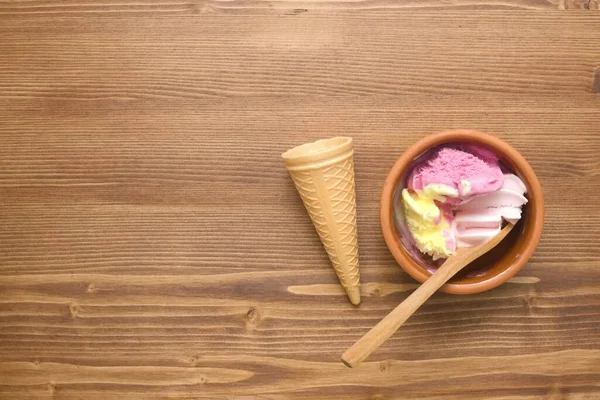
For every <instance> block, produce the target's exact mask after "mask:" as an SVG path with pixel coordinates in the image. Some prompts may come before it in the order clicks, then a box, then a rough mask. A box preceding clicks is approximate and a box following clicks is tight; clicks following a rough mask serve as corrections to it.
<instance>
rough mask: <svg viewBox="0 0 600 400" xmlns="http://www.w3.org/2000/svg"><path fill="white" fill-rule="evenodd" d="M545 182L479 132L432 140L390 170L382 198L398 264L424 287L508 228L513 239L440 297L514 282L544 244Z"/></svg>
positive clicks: (519, 158)
mask: <svg viewBox="0 0 600 400" xmlns="http://www.w3.org/2000/svg"><path fill="white" fill-rule="evenodd" d="M543 221H544V200H543V195H542V189H541V186H540V183H539V181H538V179H537V177H536V175H535V173H534V171H533V169H532V168H531V166H530V165H529V163H528V162H527V161H526V160H525V159H524V158H523V156H521V155H520V154H519V153H518V152H517V151H516V150H515V149H514V148H513V147H512V146H510V145H509V144H507V143H505V142H504V141H502V140H500V139H499V138H497V137H495V136H492V135H489V134H485V133H483V132H479V131H474V130H465V129H458V130H451V131H446V132H442V133H438V134H434V135H430V136H427V137H425V138H423V139H421V140H420V141H418V142H417V143H416V144H414V145H413V146H411V147H409V148H408V149H407V150H406V151H405V152H404V153H403V154H402V155H401V156H400V157H399V158H398V160H397V161H396V162H395V164H394V165H393V167H392V168H391V170H390V172H389V174H388V176H387V178H386V180H385V183H384V188H383V192H382V197H381V226H382V232H383V236H384V238H385V241H386V244H387V246H388V248H389V249H390V251H391V253H392V255H393V256H394V258H395V259H396V261H397V262H398V264H399V265H400V266H401V267H402V268H403V269H404V270H405V271H406V272H407V273H409V274H410V275H411V276H412V277H413V278H415V279H416V280H418V281H420V282H424V281H426V280H427V279H428V277H429V276H431V274H432V273H434V272H435V271H436V269H437V268H438V267H439V266H440V265H441V264H442V263H443V262H444V261H445V260H446V259H447V258H448V257H450V256H451V255H453V254H455V253H456V251H457V249H459V248H461V247H475V246H479V245H481V244H483V243H486V242H487V241H489V240H490V239H492V238H493V237H494V236H496V235H497V234H498V233H500V230H501V229H502V227H503V226H504V225H506V224H508V223H510V224H514V225H515V226H514V228H513V229H512V231H511V232H510V233H509V235H508V236H507V237H506V238H505V239H504V240H502V241H501V242H500V244H498V245H497V246H496V247H495V248H493V249H492V250H491V251H489V252H488V253H486V254H484V255H483V256H482V257H480V258H478V259H477V260H475V261H473V262H472V263H471V264H469V265H468V266H467V267H466V268H465V269H463V270H462V271H461V272H459V273H458V274H457V275H456V276H455V277H454V278H452V279H451V280H450V281H449V282H448V283H447V284H445V285H444V286H442V288H441V291H444V292H447V293H455V294H469V293H477V292H482V291H485V290H489V289H492V288H494V287H496V286H498V285H500V284H502V283H504V282H506V281H507V280H508V279H510V278H511V277H512V276H514V275H515V274H516V273H517V272H518V271H519V270H520V269H521V268H522V267H523V266H524V265H525V264H526V263H527V261H528V260H529V258H530V257H531V255H532V254H533V252H534V250H535V248H536V246H537V244H538V243H539V240H540V237H541V234H542V227H543Z"/></svg>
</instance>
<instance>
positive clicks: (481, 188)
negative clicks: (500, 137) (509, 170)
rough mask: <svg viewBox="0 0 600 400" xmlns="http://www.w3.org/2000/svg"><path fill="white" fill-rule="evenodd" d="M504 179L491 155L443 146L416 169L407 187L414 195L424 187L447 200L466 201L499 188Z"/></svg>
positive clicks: (488, 152)
mask: <svg viewBox="0 0 600 400" xmlns="http://www.w3.org/2000/svg"><path fill="white" fill-rule="evenodd" d="M503 183H504V177H503V173H502V170H501V169H500V167H499V165H498V158H497V157H496V156H495V154H493V153H492V152H490V151H487V150H485V149H482V148H479V147H477V146H471V145H456V146H452V147H449V146H446V147H442V148H439V149H437V150H435V151H434V153H433V154H431V155H430V156H429V157H428V158H427V159H426V160H425V161H423V162H421V163H420V164H419V165H417V166H416V167H415V169H414V170H413V171H412V173H411V174H410V176H409V177H408V183H407V186H408V188H409V189H412V190H414V191H423V190H427V187H428V186H429V187H430V188H434V189H436V190H440V189H441V191H442V192H443V194H444V195H445V196H446V197H447V199H448V201H450V202H454V201H453V200H450V199H451V198H455V199H458V198H461V199H466V198H468V197H471V196H476V195H479V194H484V193H490V192H493V191H496V190H498V189H500V188H501V187H502V185H503Z"/></svg>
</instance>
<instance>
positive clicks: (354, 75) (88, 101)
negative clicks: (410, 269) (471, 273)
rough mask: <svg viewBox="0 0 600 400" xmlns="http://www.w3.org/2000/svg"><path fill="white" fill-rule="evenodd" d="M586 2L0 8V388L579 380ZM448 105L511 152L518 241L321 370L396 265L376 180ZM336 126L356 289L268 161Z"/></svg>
mask: <svg viewBox="0 0 600 400" xmlns="http://www.w3.org/2000/svg"><path fill="white" fill-rule="evenodd" d="M594 7H596V8H597V2H595V1H564V2H562V1H556V2H552V1H551V2H549V1H529V0H514V1H512V0H509V1H504V2H496V1H494V2H492V1H464V2H460V1H456V2H437V1H431V2H418V3H417V2H414V1H399V2H394V3H392V2H379V1H377V2H375V1H364V2H360V1H359V2H319V3H316V2H310V3H309V2H302V1H297V2H277V1H274V2H266V1H265V2H261V1H256V2H238V1H231V2H218V1H212V2H189V3H188V2H176V1H173V2H167V1H163V2H141V3H135V2H133V3H132V2H122V1H112V2H100V1H94V2H88V1H77V2H71V1H66V2H52V1H10V2H0V55H1V56H0V398H3V399H4V398H6V399H29V398H42V399H43V398H61V399H63V398H65V399H70V398H74V399H75V398H86V399H96V398H97V399H101V398H134V399H135V398H139V399H148V398H205V399H236V400H242V399H244V400H249V399H271V400H281V399H312V398H343V399H445V400H448V399H461V400H462V399H482V398H486V399H520V400H522V399H540V398H545V399H586V400H588V399H597V398H598V397H600V385H599V382H600V352H599V349H600V311H599V310H600V308H599V306H600V269H599V268H598V266H599V265H600V255H599V253H598V250H597V245H596V244H597V242H598V240H599V239H600V228H599V227H600V215H599V214H598V212H597V203H598V201H597V193H598V188H599V187H600V160H599V158H598V154H599V152H600V132H599V130H598V127H599V126H600V96H599V95H598V94H597V93H598V72H597V71H598V68H599V67H600V46H599V45H598V43H597V40H595V38H596V37H597V33H598V32H599V31H600V14H599V13H597V12H594V11H593V9H594ZM577 8H581V10H580V11H570V12H559V11H558V10H559V9H566V10H574V9H577ZM586 9H589V10H586ZM297 10H300V11H297ZM302 10H306V11H302ZM458 127H465V128H474V129H480V130H484V131H487V132H490V133H494V134H496V135H498V136H499V137H501V138H503V139H505V140H507V141H508V142H510V143H511V144H512V145H514V146H515V147H516V148H517V149H518V150H519V151H521V153H522V154H523V155H524V156H525V157H526V158H527V159H528V160H529V161H530V163H531V164H532V166H533V167H534V169H535V171H536V172H537V174H538V176H539V178H540V180H541V182H542V186H543V189H544V195H545V200H546V225H545V231H544V235H543V237H542V241H541V243H540V245H539V247H538V250H537V252H536V253H535V255H534V257H533V258H532V260H531V261H530V262H529V264H528V265H527V266H526V268H525V269H524V270H523V271H522V272H521V273H520V274H519V276H517V277H515V278H513V279H512V280H511V281H510V282H509V283H507V284H506V285H504V286H502V287H499V288H497V289H495V290H492V291H490V292H487V293H481V294H477V295H471V296H452V295H446V294H436V295H435V296H434V297H432V298H431V299H430V301H429V302H428V303H427V304H426V305H424V306H423V308H422V309H420V310H419V312H417V313H416V314H415V315H414V316H413V317H412V318H411V319H410V320H409V321H408V322H407V323H406V324H405V325H404V326H403V328H402V330H401V331H399V332H398V333H397V334H396V335H394V336H393V337H392V338H391V339H390V340H389V341H388V342H387V343H386V344H385V345H384V346H383V347H382V348H381V349H380V351H379V352H377V353H376V354H374V355H373V357H372V359H371V361H369V362H366V363H364V364H363V365H361V367H360V368H357V369H355V370H350V369H347V368H346V367H344V366H343V365H342V364H341V363H340V362H339V357H340V355H341V354H342V352H343V351H344V350H345V349H347V348H348V347H349V346H350V345H351V344H352V343H353V342H354V341H356V340H357V339H358V338H359V337H360V336H362V335H363V334H364V333H366V332H367V331H368V330H369V329H370V328H371V327H372V326H373V325H374V324H375V323H376V322H377V321H379V320H380V319H381V318H382V317H383V316H385V315H386V314H387V313H388V312H389V311H390V310H391V309H393V308H394V307H395V306H396V305H397V304H398V303H399V302H401V301H402V300H403V299H404V298H406V297H407V296H408V294H410V292H411V291H412V290H413V289H414V288H415V287H416V286H415V282H414V281H413V280H412V279H410V278H409V277H408V276H407V275H406V274H405V273H404V272H402V271H401V269H400V268H399V267H398V266H397V265H396V264H395V262H394V260H393V258H392V257H391V255H390V254H389V252H388V250H387V248H386V247H385V244H384V242H383V239H382V237H381V234H380V230H379V222H378V221H379V219H378V207H379V205H378V202H379V195H380V190H381V184H382V182H383V180H384V178H385V176H386V174H387V171H388V169H389V167H390V166H391V165H392V163H393V162H394V160H395V159H396V158H397V156H398V155H399V154H400V153H401V152H402V151H403V150H404V149H405V148H406V147H407V146H408V145H410V144H412V143H414V142H415V141H416V140H417V139H419V138H420V137H422V136H423V135H425V134H428V133H431V132H436V131H440V130H443V129H449V128H458ZM337 134H343V135H348V136H352V137H353V138H354V141H355V149H356V154H355V168H356V185H357V207H358V223H359V244H360V251H361V273H362V280H363V282H364V286H363V288H362V294H363V297H364V299H363V303H362V304H361V305H360V307H358V308H355V307H353V306H351V305H350V304H349V302H348V301H347V300H346V298H345V295H344V293H343V291H342V290H341V287H340V286H339V284H338V283H337V277H336V275H335V273H334V271H333V270H332V268H331V267H330V265H329V262H328V259H327V256H326V254H325V252H324V251H323V250H322V247H321V244H320V242H319V239H318V237H317V235H316V233H315V232H314V229H313V227H312V225H311V223H310V220H309V218H308V216H307V215H306V213H305V211H304V209H303V206H302V203H301V201H300V199H299V196H298V195H297V193H296V191H295V189H294V186H293V184H292V182H291V180H290V179H289V177H288V175H287V172H286V170H285V167H284V165H283V161H282V160H281V158H280V154H281V153H282V152H283V151H285V150H287V149H288V148H290V147H292V146H294V145H297V144H300V143H303V142H306V141H310V140H313V139H317V138H322V137H328V136H334V135H337Z"/></svg>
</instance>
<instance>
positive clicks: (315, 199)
mask: <svg viewBox="0 0 600 400" xmlns="http://www.w3.org/2000/svg"><path fill="white" fill-rule="evenodd" d="M353 155H354V151H353V149H352V138H349V137H336V138H332V139H325V140H319V141H316V142H314V143H308V144H304V145H302V146H298V147H295V148H293V149H291V150H289V151H287V152H285V153H283V159H284V161H285V163H286V166H287V169H288V172H289V173H290V176H291V177H292V180H293V181H294V184H295V185H296V189H297V190H298V193H300V196H301V197H302V201H303V202H304V206H305V207H306V211H308V214H309V215H310V218H311V219H312V222H313V224H314V226H315V228H316V230H317V233H318V234H319V237H320V238H321V242H323V246H324V247H325V250H326V251H327V254H328V255H329V259H330V260H331V264H332V265H333V268H334V269H335V272H336V273H337V276H338V278H339V279H340V283H341V284H342V286H343V287H344V289H345V290H346V293H347V294H348V297H349V298H350V301H351V302H352V304H359V303H360V273H359V267H358V233H357V230H356V196H355V189H354V162H353Z"/></svg>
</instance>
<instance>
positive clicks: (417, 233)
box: [402, 189, 454, 260]
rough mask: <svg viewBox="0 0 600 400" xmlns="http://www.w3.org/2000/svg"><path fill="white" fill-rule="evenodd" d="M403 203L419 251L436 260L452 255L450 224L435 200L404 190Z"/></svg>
mask: <svg viewBox="0 0 600 400" xmlns="http://www.w3.org/2000/svg"><path fill="white" fill-rule="evenodd" d="M402 203H403V205H404V214H405V217H406V223H407V225H408V230H409V231H410V233H411V235H412V237H413V239H414V240H415V243H416V244H417V246H418V247H419V250H421V251H422V252H423V253H427V254H429V255H430V256H431V257H433V259H434V260H437V259H439V258H447V257H449V256H450V255H452V254H453V253H454V249H450V248H448V245H447V242H448V233H449V231H450V223H449V222H448V220H447V219H446V217H445V216H444V213H443V212H442V211H441V210H440V209H439V207H438V206H437V205H436V204H435V202H434V201H433V199H432V198H430V197H427V196H423V195H420V194H419V193H411V192H409V191H408V190H407V189H404V190H403V191H402Z"/></svg>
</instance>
